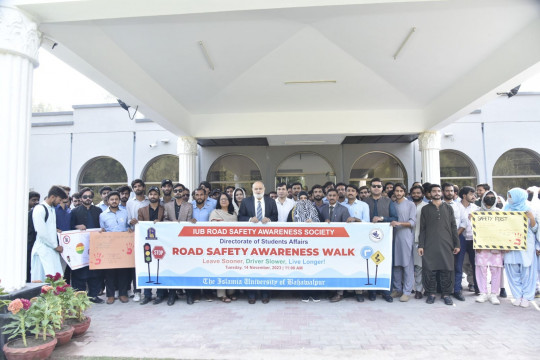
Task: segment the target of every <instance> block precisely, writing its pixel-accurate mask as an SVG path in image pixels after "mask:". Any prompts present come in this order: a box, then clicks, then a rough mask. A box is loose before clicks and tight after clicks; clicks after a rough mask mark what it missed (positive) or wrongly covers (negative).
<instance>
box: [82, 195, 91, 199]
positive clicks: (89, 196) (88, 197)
mask: <svg viewBox="0 0 540 360" xmlns="http://www.w3.org/2000/svg"><path fill="white" fill-rule="evenodd" d="M93 198H94V197H93V196H92V195H83V196H81V199H93Z"/></svg>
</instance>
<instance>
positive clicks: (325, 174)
mask: <svg viewBox="0 0 540 360" xmlns="http://www.w3.org/2000/svg"><path fill="white" fill-rule="evenodd" d="M327 181H332V182H333V183H335V182H336V173H335V171H334V168H333V167H332V166H331V165H330V164H329V163H328V161H326V159H324V158H323V157H322V156H320V155H319V154H316V153H312V152H305V153H304V152H302V153H296V154H293V155H291V156H289V157H288V158H287V159H285V160H284V161H283V162H282V163H281V164H279V166H278V169H277V172H276V184H278V183H280V182H285V183H287V184H290V183H294V182H299V183H301V184H302V188H303V189H304V190H309V189H311V187H312V186H313V185H315V184H319V185H324V183H325V182H327Z"/></svg>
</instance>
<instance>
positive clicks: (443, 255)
mask: <svg viewBox="0 0 540 360" xmlns="http://www.w3.org/2000/svg"><path fill="white" fill-rule="evenodd" d="M430 197H431V202H430V203H428V204H427V205H426V206H424V208H422V215H421V217H420V234H419V236H418V255H420V256H422V278H423V279H422V280H423V285H424V288H425V289H426V294H427V296H428V298H427V299H426V303H428V304H433V303H434V302H435V293H436V292H437V274H439V276H440V281H441V293H442V298H443V300H444V303H445V304H446V305H453V304H454V303H453V301H452V298H451V297H450V294H451V293H452V292H453V288H454V286H453V285H454V284H453V282H454V276H453V275H454V274H453V270H454V255H456V254H458V253H459V249H460V247H459V246H460V245H459V237H458V233H457V227H456V219H455V217H454V211H453V210H452V207H450V206H449V205H448V204H446V203H444V202H443V201H442V200H441V187H440V185H438V184H432V185H431V187H430Z"/></svg>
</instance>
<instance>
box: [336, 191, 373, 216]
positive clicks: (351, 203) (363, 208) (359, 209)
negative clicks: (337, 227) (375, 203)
mask: <svg viewBox="0 0 540 360" xmlns="http://www.w3.org/2000/svg"><path fill="white" fill-rule="evenodd" d="M346 194H347V201H344V202H342V203H341V205H343V206H345V207H346V208H347V209H349V214H351V217H350V218H348V219H347V222H369V206H368V204H366V203H365V202H363V201H360V200H358V199H357V198H356V196H357V195H358V188H357V187H356V186H355V185H353V184H349V185H347V188H346Z"/></svg>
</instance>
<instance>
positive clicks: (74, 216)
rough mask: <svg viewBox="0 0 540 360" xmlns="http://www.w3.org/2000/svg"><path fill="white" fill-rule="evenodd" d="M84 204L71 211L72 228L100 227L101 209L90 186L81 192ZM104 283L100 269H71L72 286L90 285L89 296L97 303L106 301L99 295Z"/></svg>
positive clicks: (75, 287) (76, 287)
mask: <svg viewBox="0 0 540 360" xmlns="http://www.w3.org/2000/svg"><path fill="white" fill-rule="evenodd" d="M79 193H80V194H81V202H82V205H81V206H79V207H77V208H75V209H73V211H72V212H71V229H72V230H82V231H85V230H87V229H97V228H99V214H101V212H102V211H101V209H100V208H98V207H97V206H94V204H93V203H92V202H93V200H94V192H93V191H92V189H90V188H87V187H86V188H84V189H82V190H81V191H80V192H79ZM102 283H103V275H102V271H100V270H90V268H89V267H88V266H85V267H82V268H80V269H76V270H72V271H71V286H73V288H74V289H75V290H80V291H85V290H86V288H87V286H88V297H90V301H92V302H93V303H96V304H101V303H103V302H104V300H103V299H101V298H99V297H98V294H99V292H100V290H101V286H102Z"/></svg>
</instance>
